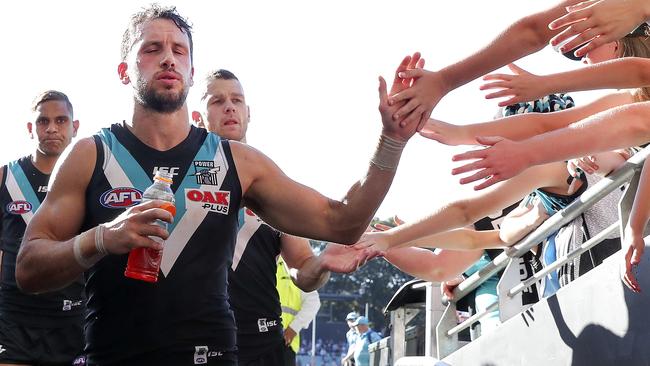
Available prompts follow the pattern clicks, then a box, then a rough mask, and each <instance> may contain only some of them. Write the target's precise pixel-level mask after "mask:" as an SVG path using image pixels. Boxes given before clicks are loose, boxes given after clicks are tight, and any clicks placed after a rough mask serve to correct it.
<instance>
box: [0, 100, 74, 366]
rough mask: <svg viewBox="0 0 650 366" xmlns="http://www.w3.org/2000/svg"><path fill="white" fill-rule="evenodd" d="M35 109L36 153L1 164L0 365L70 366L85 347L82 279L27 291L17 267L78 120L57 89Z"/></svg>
mask: <svg viewBox="0 0 650 366" xmlns="http://www.w3.org/2000/svg"><path fill="white" fill-rule="evenodd" d="M31 111H32V116H31V117H32V119H31V121H32V122H27V132H28V133H29V136H30V138H31V139H32V140H35V146H34V150H33V152H32V153H31V154H30V155H27V156H24V157H22V158H20V159H18V160H16V161H12V162H11V163H9V164H7V165H5V166H3V167H2V168H0V217H1V218H2V221H1V223H0V234H1V238H0V250H2V252H1V254H0V258H1V260H2V267H1V269H0V275H1V282H0V364H1V365H6V364H12V365H34V364H48V365H71V364H72V362H73V361H74V360H75V358H77V357H78V356H80V355H81V353H82V351H83V328H82V324H83V315H84V309H85V299H84V296H83V284H82V282H81V278H79V281H74V282H72V283H70V284H69V285H68V286H66V287H65V288H62V289H59V290H57V291H54V292H49V293H44V294H38V295H28V294H25V293H23V292H21V291H20V289H19V288H18V286H17V285H16V277H15V269H16V256H17V255H18V250H19V248H20V241H21V240H22V237H23V234H24V232H25V227H26V226H27V224H28V223H29V221H30V220H31V218H32V216H33V215H34V212H36V210H37V209H38V208H39V206H40V205H41V203H42V202H43V199H44V198H45V195H46V193H47V185H48V181H49V179H50V174H51V172H52V169H53V168H54V164H55V163H56V161H57V159H58V158H59V156H60V155H61V153H63V150H65V148H66V147H67V146H68V145H69V144H70V141H71V140H72V138H73V137H74V136H75V135H76V134H77V129H78V128H79V121H76V120H74V118H73V110H72V104H71V103H70V100H69V99H68V97H67V96H66V95H65V94H63V93H61V92H59V91H56V90H48V91H45V92H43V93H41V94H39V95H38V96H37V97H36V99H34V102H33V104H32V110H31ZM79 277H80V276H79Z"/></svg>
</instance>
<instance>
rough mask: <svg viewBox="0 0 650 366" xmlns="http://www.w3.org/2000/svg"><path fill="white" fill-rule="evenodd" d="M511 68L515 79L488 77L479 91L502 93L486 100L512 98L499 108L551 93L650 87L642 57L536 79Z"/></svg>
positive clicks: (649, 61)
mask: <svg viewBox="0 0 650 366" xmlns="http://www.w3.org/2000/svg"><path fill="white" fill-rule="evenodd" d="M509 66H510V70H512V72H513V73H514V75H509V74H490V75H486V76H484V77H483V80H487V81H490V82H489V83H486V84H484V85H482V86H481V87H480V89H481V90H490V89H497V88H499V89H502V90H499V91H497V92H493V93H490V94H487V95H486V96H485V98H487V99H492V98H500V97H505V96H510V99H508V100H505V101H502V102H499V106H507V105H510V104H514V103H519V102H527V101H531V100H535V99H539V98H541V97H543V96H546V95H548V94H551V93H566V92H571V91H584V90H595V89H608V88H611V89H623V88H639V87H644V86H648V85H650V59H647V58H643V57H624V58H619V59H616V60H610V61H605V62H599V63H597V64H593V65H589V66H585V67H582V68H579V69H576V70H571V71H566V72H560V73H555V74H549V75H534V74H531V73H529V72H527V71H526V70H524V69H522V68H520V67H518V66H516V65H514V64H511V65H509Z"/></svg>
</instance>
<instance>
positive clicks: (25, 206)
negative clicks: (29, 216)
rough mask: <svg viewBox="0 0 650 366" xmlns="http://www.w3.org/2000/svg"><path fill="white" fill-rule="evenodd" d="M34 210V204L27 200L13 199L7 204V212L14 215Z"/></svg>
mask: <svg viewBox="0 0 650 366" xmlns="http://www.w3.org/2000/svg"><path fill="white" fill-rule="evenodd" d="M31 210H32V204H31V203H29V202H27V201H13V202H9V203H8V204H7V212H9V213H10V214H13V215H22V214H26V213H28V212H30V211H31Z"/></svg>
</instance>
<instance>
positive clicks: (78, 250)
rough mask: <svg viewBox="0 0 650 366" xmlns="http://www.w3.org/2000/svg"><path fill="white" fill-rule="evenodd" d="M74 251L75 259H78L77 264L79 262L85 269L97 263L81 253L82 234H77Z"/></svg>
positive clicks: (73, 244)
mask: <svg viewBox="0 0 650 366" xmlns="http://www.w3.org/2000/svg"><path fill="white" fill-rule="evenodd" d="M72 252H73V253H74V259H75V260H76V261H77V264H79V265H80V266H81V267H82V268H83V269H88V268H90V267H92V266H93V264H95V262H92V261H91V260H92V258H91V260H88V259H86V258H84V256H83V254H81V235H77V237H75V238H74V243H72Z"/></svg>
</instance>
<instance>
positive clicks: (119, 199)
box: [99, 187, 142, 208]
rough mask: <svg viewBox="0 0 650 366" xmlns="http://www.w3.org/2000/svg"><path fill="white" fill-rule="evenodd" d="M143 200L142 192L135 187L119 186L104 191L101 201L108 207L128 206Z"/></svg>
mask: <svg viewBox="0 0 650 366" xmlns="http://www.w3.org/2000/svg"><path fill="white" fill-rule="evenodd" d="M141 201H142V192H140V191H139V190H137V189H135V188H130V187H119V188H113V189H111V190H108V191H106V192H104V193H102V195H101V197H99V203H101V204H102V206H104V207H107V208H127V207H131V206H135V205H137V204H138V203H140V202H141Z"/></svg>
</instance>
